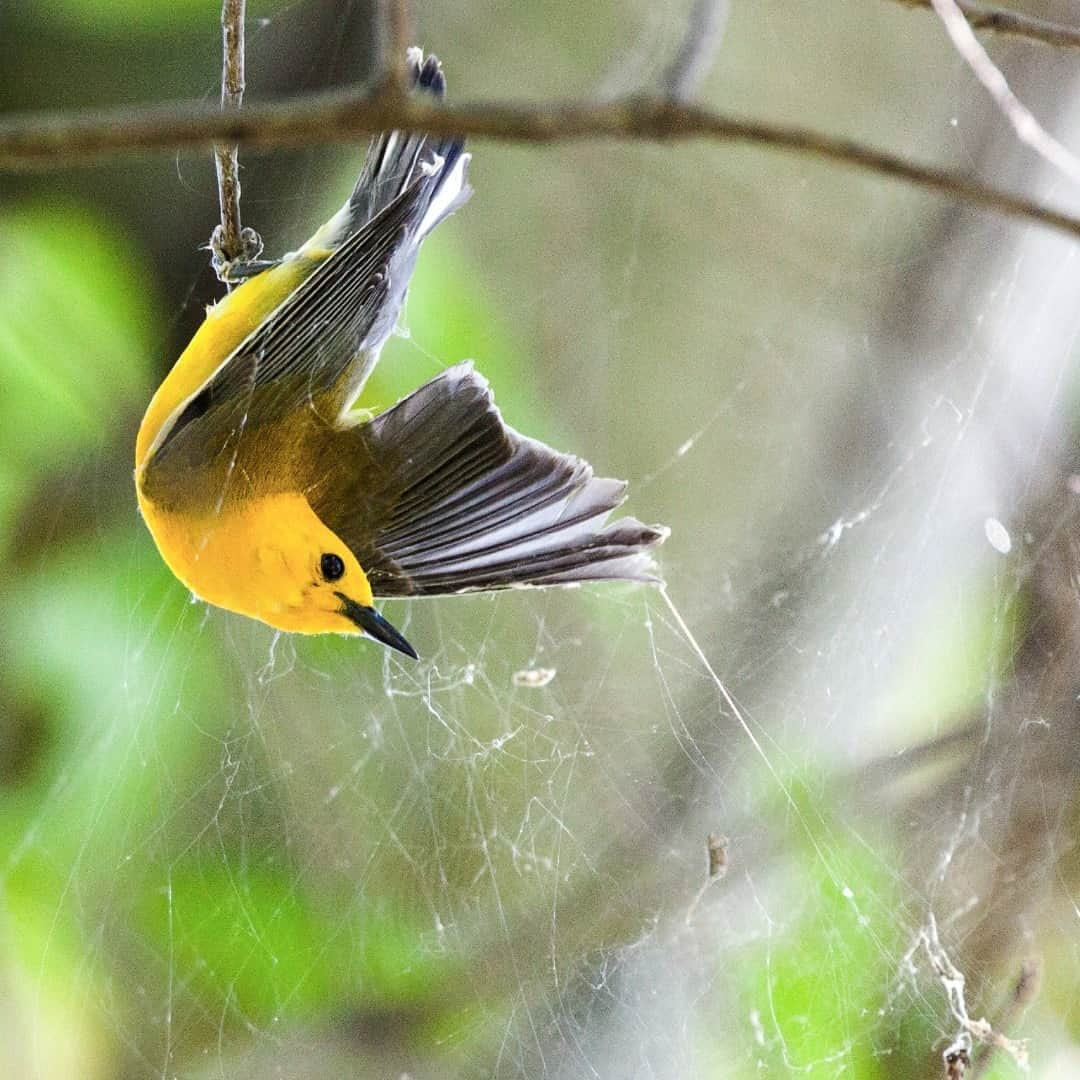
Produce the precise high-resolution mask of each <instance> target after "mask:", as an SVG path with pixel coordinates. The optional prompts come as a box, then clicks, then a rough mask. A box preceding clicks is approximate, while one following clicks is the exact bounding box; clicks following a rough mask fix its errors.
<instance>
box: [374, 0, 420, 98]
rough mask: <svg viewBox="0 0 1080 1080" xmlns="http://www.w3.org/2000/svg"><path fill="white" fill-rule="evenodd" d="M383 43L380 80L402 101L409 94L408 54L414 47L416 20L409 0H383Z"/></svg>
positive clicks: (381, 5)
mask: <svg viewBox="0 0 1080 1080" xmlns="http://www.w3.org/2000/svg"><path fill="white" fill-rule="evenodd" d="M380 7H381V9H382V18H381V19H380V22H381V24H382V26H381V35H380V36H381V40H382V41H383V53H382V56H381V57H380V64H379V69H378V71H379V78H380V79H382V80H383V84H384V91H385V92H388V93H389V94H390V95H392V96H394V97H398V98H403V97H405V96H406V94H408V92H409V85H408V80H407V79H406V77H405V75H406V70H405V53H406V52H407V51H408V49H409V46H410V45H412V44H413V33H414V31H413V20H412V11H411V8H410V4H409V0H381V4H380Z"/></svg>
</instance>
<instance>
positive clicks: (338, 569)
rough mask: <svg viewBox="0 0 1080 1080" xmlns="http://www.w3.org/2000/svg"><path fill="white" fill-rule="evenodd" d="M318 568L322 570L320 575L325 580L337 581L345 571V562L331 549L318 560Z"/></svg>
mask: <svg viewBox="0 0 1080 1080" xmlns="http://www.w3.org/2000/svg"><path fill="white" fill-rule="evenodd" d="M319 569H320V570H321V571H322V576H323V577H324V578H326V580H327V581H337V580H338V578H340V577H341V576H342V575H343V574H344V573H345V563H344V562H343V561H342V558H341V556H340V555H335V554H334V553H333V552H332V551H328V552H327V553H326V554H325V555H324V556H323V557H322V558H321V559H320V560H319Z"/></svg>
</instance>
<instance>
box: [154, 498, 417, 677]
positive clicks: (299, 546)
mask: <svg viewBox="0 0 1080 1080" xmlns="http://www.w3.org/2000/svg"><path fill="white" fill-rule="evenodd" d="M142 508H143V515H144V516H145V517H146V520H147V524H148V525H149V526H150V529H151V531H152V532H153V534H154V538H155V539H156V540H157V542H158V547H159V548H160V549H161V552H162V554H163V555H164V556H165V559H166V561H167V562H168V563H169V566H170V567H171V569H172V570H173V572H174V573H175V574H176V576H177V577H178V578H180V580H181V581H183V582H184V584H185V585H187V586H188V588H190V589H191V591H192V592H194V593H195V594H196V595H197V596H199V597H201V598H202V599H203V600H208V601H209V602H210V603H212V604H217V605H218V607H223V608H228V609H229V610H230V611H236V612H239V613H240V614H241V615H248V616H250V617H251V618H255V619H260V620H261V621H262V622H265V623H268V624H269V625H270V626H273V627H276V628H277V629H279V630H287V631H290V632H292V633H301V634H323V633H337V634H358V633H364V634H367V635H368V636H369V637H373V638H375V639H376V640H378V641H380V642H382V643H383V644H384V645H388V646H389V647H390V648H393V649H397V650H398V651H399V652H403V653H405V654H406V655H407V656H411V657H413V658H415V657H416V653H415V651H414V650H413V648H412V646H411V645H410V644H409V643H408V642H407V641H406V640H405V638H404V637H403V636H402V635H401V634H400V633H399V632H398V631H397V630H395V629H394V627H393V626H391V625H390V623H389V622H387V621H386V619H384V618H383V617H382V616H381V615H380V614H379V613H378V612H377V611H376V610H375V608H374V606H373V603H372V593H371V585H370V583H369V582H368V579H367V575H366V574H365V573H364V571H363V568H362V567H361V566H360V563H359V562H358V561H357V559H356V556H355V555H354V554H353V553H352V552H351V551H350V550H349V548H348V547H347V546H346V545H345V544H344V543H343V542H342V541H341V539H340V538H339V537H338V536H337V535H336V534H335V533H334V532H332V531H331V530H330V529H329V528H327V527H326V525H324V524H323V523H322V521H320V520H319V517H318V516H317V515H316V513H315V512H314V511H313V510H312V509H311V506H310V505H309V504H308V501H307V499H305V498H304V497H303V496H302V495H299V494H279V495H270V496H265V497H262V498H255V499H249V500H244V501H239V502H237V503H234V504H226V505H224V506H223V507H222V508H221V509H220V510H218V511H217V512H215V513H214V514H212V515H208V516H205V517H200V518H198V519H193V518H192V517H189V516H186V515H178V514H177V515H174V514H167V513H162V512H161V511H160V510H158V508H157V507H156V506H154V504H153V503H150V502H148V501H142Z"/></svg>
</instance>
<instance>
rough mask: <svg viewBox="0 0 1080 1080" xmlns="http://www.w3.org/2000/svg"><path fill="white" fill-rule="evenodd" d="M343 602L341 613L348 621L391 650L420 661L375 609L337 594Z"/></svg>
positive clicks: (408, 645)
mask: <svg viewBox="0 0 1080 1080" xmlns="http://www.w3.org/2000/svg"><path fill="white" fill-rule="evenodd" d="M337 596H338V598H339V599H340V600H341V605H342V606H341V613H342V615H344V616H345V617H346V618H348V619H352V621H353V622H354V623H356V625H357V626H359V627H360V629H361V630H363V631H364V633H365V634H367V635H368V636H369V637H373V638H374V639H375V640H376V641H381V642H382V643H383V644H384V645H388V646H389V647H390V648H391V649H397V651H398V652H402V653H404V654H405V655H406V656H411V657H412V658H413V659H414V660H416V659H418V657H417V655H416V650H415V649H414V648H413V647H412V646H411V645H410V644H409V643H408V642H407V641H406V640H405V638H404V637H403V636H402V635H401V634H400V633H399V632H398V631H397V630H395V629H394V628H393V627H392V626H391V625H390V624H389V623H388V622H387V621H386V620H385V619H384V618H383V617H382V616H381V615H380V614H379V613H378V612H377V611H376V610H375V609H374V608H373V607H365V606H364V605H363V604H358V603H357V602H356V601H355V600H350V599H349V598H348V597H347V596H346V595H345V594H344V593H337Z"/></svg>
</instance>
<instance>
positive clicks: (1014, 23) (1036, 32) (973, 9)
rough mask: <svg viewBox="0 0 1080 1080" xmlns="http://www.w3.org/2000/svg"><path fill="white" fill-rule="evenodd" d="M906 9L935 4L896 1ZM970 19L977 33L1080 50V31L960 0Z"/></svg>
mask: <svg viewBox="0 0 1080 1080" xmlns="http://www.w3.org/2000/svg"><path fill="white" fill-rule="evenodd" d="M896 2H897V3H901V4H903V5H904V6H905V7H912V8H932V7H933V6H934V0H896ZM956 6H957V7H958V8H959V9H960V10H961V11H962V12H963V13H964V18H965V19H967V21H968V24H969V25H970V26H971V28H972V29H973V30H992V31H994V32H995V33H998V34H1008V35H1011V36H1013V37H1022V38H1027V39H1028V40H1029V41H1041V42H1042V43H1043V44H1044V45H1056V46H1058V47H1059V48H1063V49H1080V29H1077V28H1074V27H1072V26H1063V25H1062V24H1061V23H1053V22H1047V20H1045V19H1037V18H1035V17H1034V16H1032V15H1021V14H1020V12H1018V11H1006V10H1004V9H1002V8H992V7H984V6H983V5H982V4H973V3H971V2H970V0H957V5H956Z"/></svg>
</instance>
